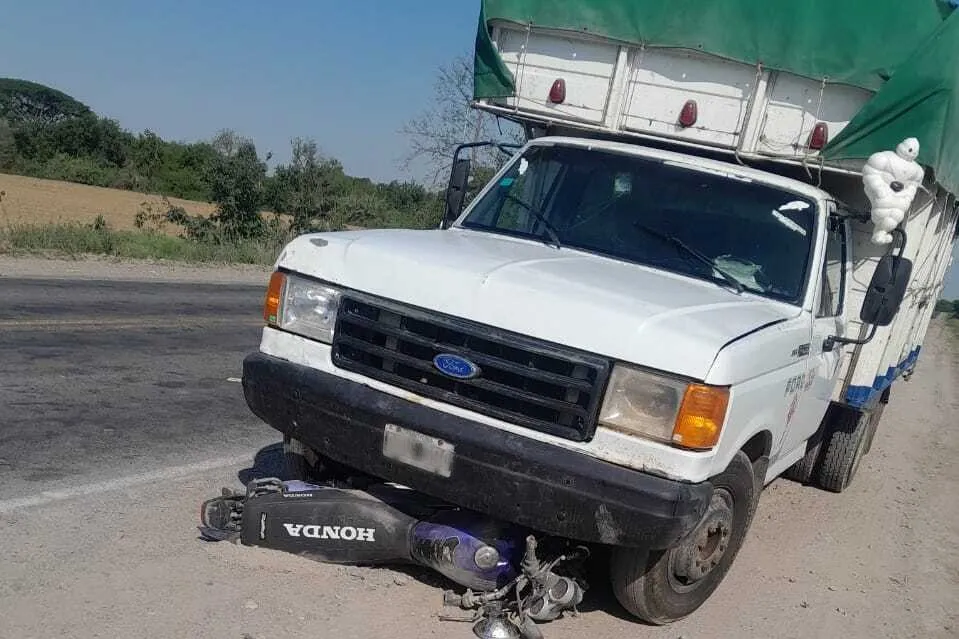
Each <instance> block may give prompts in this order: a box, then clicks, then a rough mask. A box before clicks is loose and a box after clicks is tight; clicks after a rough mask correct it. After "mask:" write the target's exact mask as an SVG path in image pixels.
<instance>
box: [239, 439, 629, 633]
mask: <svg viewBox="0 0 959 639" xmlns="http://www.w3.org/2000/svg"><path fill="white" fill-rule="evenodd" d="M265 477H276V478H279V479H280V480H283V481H286V480H290V479H294V478H293V477H292V476H290V472H289V471H288V470H287V468H286V464H285V462H284V458H283V442H277V443H275V444H271V445H269V446H265V447H263V448H261V449H260V450H259V451H257V453H256V455H254V457H253V465H252V466H251V467H249V468H244V469H242V470H240V471H239V472H238V473H237V478H238V479H239V480H240V481H241V482H243V484H244V485H245V484H247V483H249V482H250V481H252V480H254V479H262V478H265ZM589 550H590V558H589V559H588V560H587V562H586V565H585V566H584V569H585V579H586V581H587V585H588V588H587V591H586V594H585V596H584V597H583V603H582V604H581V605H580V606H579V607H578V612H580V613H583V614H588V613H593V612H602V613H605V614H607V615H610V616H611V617H614V618H616V619H620V620H623V621H629V622H633V623H636V622H637V620H636V619H634V618H632V617H631V616H629V615H628V614H627V613H626V611H625V610H624V609H623V608H622V606H621V605H620V604H619V602H618V601H617V600H616V597H615V595H614V594H613V590H612V587H611V586H610V583H609V557H610V553H609V549H608V548H606V547H603V546H598V547H591V548H590V549H589ZM305 560H307V561H313V560H312V559H305ZM364 568H366V569H368V570H374V571H377V572H378V571H384V572H388V573H392V574H401V575H405V576H406V577H408V578H410V579H413V580H415V581H418V582H419V583H421V584H423V585H426V586H429V587H430V588H436V589H438V590H452V591H454V592H456V593H458V594H462V592H463V591H464V588H463V587H462V586H460V585H459V584H456V583H455V582H453V581H452V580H450V579H447V578H446V577H445V576H443V575H441V574H439V573H437V572H435V571H433V570H431V569H428V568H423V567H421V566H417V565H404V564H389V565H380V566H365V567H364ZM447 614H449V615H450V616H459V615H461V614H462V615H469V614H470V612H468V611H462V610H459V609H457V608H448V609H447Z"/></svg>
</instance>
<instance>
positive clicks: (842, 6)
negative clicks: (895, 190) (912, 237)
mask: <svg viewBox="0 0 959 639" xmlns="http://www.w3.org/2000/svg"><path fill="white" fill-rule="evenodd" d="M480 2H481V6H480V16H479V24H478V29H477V33H476V44H475V52H474V77H473V89H474V97H475V98H477V99H481V98H494V97H507V96H511V95H513V92H514V90H515V87H514V83H513V76H512V73H511V72H510V70H509V69H508V68H506V66H505V65H504V64H503V62H502V60H501V59H500V57H499V55H498V53H497V52H496V49H495V47H494V46H493V43H492V41H491V40H490V36H489V24H488V21H491V20H503V21H508V22H512V23H514V24H518V25H522V26H525V25H527V24H530V23H531V24H532V25H533V26H536V27H546V28H551V29H560V30H568V31H574V32H581V33H591V34H593V35H598V36H602V37H607V38H612V39H615V40H619V41H622V42H625V43H628V44H632V45H639V44H645V45H646V46H647V47H680V48H688V49H695V50H700V51H704V52H706V53H711V54H713V55H718V56H721V57H724V58H727V59H731V60H736V61H739V62H744V63H747V64H757V63H760V62H761V63H762V64H763V66H764V67H766V68H769V69H776V70H782V71H787V72H790V73H795V74H797V75H801V76H805V77H808V78H814V79H817V80H819V79H823V78H825V79H826V80H827V81H829V82H839V83H845V84H851V85H854V86H859V87H862V88H865V89H869V90H872V91H878V92H877V94H876V95H875V97H874V98H873V99H872V100H871V101H870V102H869V103H868V104H867V106H866V107H865V108H864V109H863V110H862V111H861V112H860V113H859V114H858V115H857V117H856V118H855V119H854V120H853V121H852V122H851V123H850V124H849V126H848V127H847V128H846V129H845V130H844V131H843V132H842V133H841V134H840V135H839V136H837V137H836V138H835V139H834V140H832V141H831V142H830V143H829V145H828V146H827V148H826V151H825V154H826V157H827V158H833V159H840V158H848V159H863V158H866V157H868V156H869V155H870V154H872V153H873V152H875V151H881V150H886V149H891V148H895V145H896V144H897V143H898V142H900V141H901V140H902V139H903V138H905V137H910V136H913V137H916V138H918V139H919V142H920V145H921V151H920V157H919V161H920V162H921V163H923V164H925V165H926V166H929V167H932V169H933V170H934V171H935V173H936V177H937V179H938V180H939V181H940V183H942V184H943V185H944V186H946V188H948V189H949V190H950V191H952V192H953V193H959V155H957V154H959V152H957V150H956V148H955V145H956V144H959V104H957V100H959V11H956V10H955V9H954V8H953V6H952V5H953V3H952V2H949V1H944V0H872V1H871V2H870V1H867V0H792V2H786V1H785V0H776V1H772V0H712V1H707V0H668V1H667V0H578V1H574V0H566V1H563V0H480Z"/></svg>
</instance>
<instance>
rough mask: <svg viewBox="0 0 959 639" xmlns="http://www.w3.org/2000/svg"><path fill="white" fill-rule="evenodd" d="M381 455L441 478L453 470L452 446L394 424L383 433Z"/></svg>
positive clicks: (389, 425) (447, 475) (388, 426)
mask: <svg viewBox="0 0 959 639" xmlns="http://www.w3.org/2000/svg"><path fill="white" fill-rule="evenodd" d="M383 455H384V456H385V457H389V458H390V459H393V460H395V461H398V462H401V463H403V464H407V465H409V466H414V467H416V468H419V469H420V470H425V471H426V472H428V473H433V474H434V475H440V476H441V477H449V476H450V473H451V472H452V470H453V444H450V443H449V442H445V441H443V440H442V439H437V438H436V437H430V436H429V435H424V434H423V433H418V432H416V431H415V430H409V429H407V428H401V427H399V426H397V425H395V424H387V425H386V428H385V429H384V431H383Z"/></svg>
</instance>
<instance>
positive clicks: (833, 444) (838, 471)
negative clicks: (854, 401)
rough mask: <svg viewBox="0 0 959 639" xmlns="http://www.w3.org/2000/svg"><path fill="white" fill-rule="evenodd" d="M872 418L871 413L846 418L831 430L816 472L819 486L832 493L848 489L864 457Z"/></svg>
mask: <svg viewBox="0 0 959 639" xmlns="http://www.w3.org/2000/svg"><path fill="white" fill-rule="evenodd" d="M872 418H873V415H872V414H871V413H865V412H863V413H858V414H855V413H853V414H849V415H846V416H844V417H843V418H842V419H841V421H840V422H839V423H837V424H836V426H835V428H833V429H832V430H831V432H830V434H829V438H828V439H827V440H826V442H825V450H824V451H823V460H822V466H821V467H820V469H819V485H820V486H822V487H823V488H825V489H826V490H829V491H832V492H834V493H841V492H842V491H844V490H846V488H848V487H849V485H850V484H851V483H852V480H853V478H855V476H856V473H857V472H858V471H859V463H860V462H861V461H862V458H863V455H865V454H866V447H867V445H868V444H869V431H870V429H871V428H872V425H871V422H872Z"/></svg>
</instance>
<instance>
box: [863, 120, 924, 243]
mask: <svg viewBox="0 0 959 639" xmlns="http://www.w3.org/2000/svg"><path fill="white" fill-rule="evenodd" d="M917 157H919V140H917V139H916V138H906V139H905V140H903V141H902V142H900V143H899V144H898V145H897V146H896V150H895V152H893V151H879V152H878V153H873V154H872V155H871V156H870V157H869V160H867V161H866V165H865V166H864V167H863V170H862V182H863V187H864V189H865V191H866V197H868V198H869V202H870V203H871V204H872V223H873V234H872V241H873V244H889V243H890V242H892V235H891V233H890V231H892V230H893V229H895V228H896V227H897V226H899V224H900V223H901V222H902V220H903V218H905V217H906V212H908V211H909V207H910V206H912V201H913V199H915V197H916V192H917V191H918V190H919V189H920V188H921V187H922V179H923V176H924V175H925V171H923V168H922V166H920V165H919V163H918V162H916V158H917Z"/></svg>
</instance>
